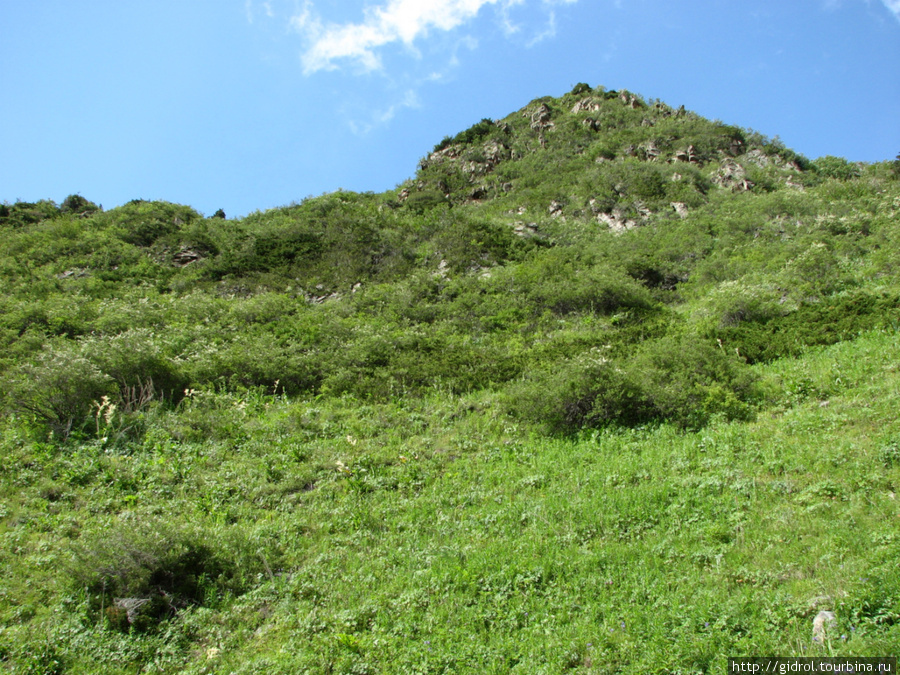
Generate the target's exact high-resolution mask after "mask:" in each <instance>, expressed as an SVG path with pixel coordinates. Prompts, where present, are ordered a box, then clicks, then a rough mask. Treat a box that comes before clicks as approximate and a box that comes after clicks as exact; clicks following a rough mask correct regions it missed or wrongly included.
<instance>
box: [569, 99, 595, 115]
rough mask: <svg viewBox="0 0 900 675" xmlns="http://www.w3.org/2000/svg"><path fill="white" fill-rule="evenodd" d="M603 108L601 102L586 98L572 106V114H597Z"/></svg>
mask: <svg viewBox="0 0 900 675" xmlns="http://www.w3.org/2000/svg"><path fill="white" fill-rule="evenodd" d="M601 107H602V106H601V105H600V102H599V101H596V100H594V99H592V98H584V99H581V100H580V101H578V103H576V104H575V105H574V106H572V112H573V113H575V114H577V113H580V112H597V111H598V110H600V108H601Z"/></svg>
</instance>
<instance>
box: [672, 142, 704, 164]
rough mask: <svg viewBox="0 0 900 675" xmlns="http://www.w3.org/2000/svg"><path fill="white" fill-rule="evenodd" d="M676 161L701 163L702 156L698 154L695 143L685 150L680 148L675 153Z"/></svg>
mask: <svg viewBox="0 0 900 675" xmlns="http://www.w3.org/2000/svg"><path fill="white" fill-rule="evenodd" d="M674 161H676V162H689V163H691V164H699V163H700V157H699V156H698V155H697V149H696V148H695V147H694V146H693V145H689V146H687V148H686V149H684V150H678V151H677V152H676V153H675V158H674Z"/></svg>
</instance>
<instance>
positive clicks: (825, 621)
mask: <svg viewBox="0 0 900 675" xmlns="http://www.w3.org/2000/svg"><path fill="white" fill-rule="evenodd" d="M836 627H837V617H835V615H834V612H829V611H827V610H824V609H823V610H822V611H821V612H819V613H818V614H816V618H814V619H813V628H812V639H813V642H818V643H819V644H823V643H824V642H825V640H827V639H828V638H829V637H830V633H831V631H833V630H834V629H835V628H836Z"/></svg>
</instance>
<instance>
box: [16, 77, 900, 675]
mask: <svg viewBox="0 0 900 675" xmlns="http://www.w3.org/2000/svg"><path fill="white" fill-rule="evenodd" d="M898 166H900V159H898V160H897V161H894V162H883V163H876V164H858V163H852V162H848V161H847V160H845V159H843V158H837V157H823V158H820V159H817V160H814V161H811V160H809V159H807V158H805V157H802V156H799V155H797V154H796V153H794V152H793V151H791V150H789V149H788V148H786V147H784V146H783V144H781V143H780V142H779V141H778V140H777V139H774V140H773V139H768V138H766V137H764V136H762V135H761V134H758V133H755V132H752V131H750V130H745V129H740V128H737V127H733V126H728V125H725V124H722V123H720V122H713V121H709V120H706V119H703V118H701V117H699V116H697V115H695V114H694V113H691V112H690V111H686V110H685V109H684V108H683V107H681V108H673V107H670V106H669V105H666V104H664V103H662V102H660V101H653V100H650V101H648V100H645V99H643V98H642V97H640V96H637V95H635V94H632V93H630V92H624V91H622V92H616V91H607V90H605V89H604V88H602V87H598V88H592V87H590V86H588V85H585V84H579V85H577V86H576V87H575V88H574V89H573V90H572V91H571V92H570V93H568V94H566V95H564V96H562V97H559V98H553V97H545V98H541V99H537V100H535V101H532V102H531V103H530V104H528V105H527V106H525V107H524V108H523V109H521V110H519V111H517V112H515V113H513V114H511V115H509V116H508V117H506V118H504V119H502V120H496V121H495V120H488V119H484V120H481V121H480V122H478V123H477V124H475V125H474V126H472V127H471V128H470V129H468V130H465V131H463V132H461V133H459V134H457V135H456V136H454V137H448V138H445V139H444V140H442V141H441V142H440V143H438V144H437V145H436V146H435V147H434V149H433V151H432V152H431V153H429V154H428V155H427V156H426V157H424V158H423V159H422V161H421V162H420V165H419V168H418V171H417V173H416V175H415V176H414V177H413V178H411V179H410V180H408V181H406V182H404V183H403V184H401V185H399V186H398V187H397V188H396V189H395V190H392V191H389V192H386V193H382V194H371V193H367V194H359V193H352V192H336V193H331V194H326V195H322V196H319V197H310V198H307V199H305V200H303V201H302V202H300V203H296V204H292V205H289V206H285V207H282V208H277V209H272V210H269V211H265V212H257V213H253V214H251V215H249V216H247V217H244V218H240V219H227V218H225V217H224V216H225V214H224V213H222V212H221V211H220V212H217V213H216V214H215V215H214V216H213V217H210V218H206V217H204V216H203V215H202V214H200V213H198V212H197V211H196V210H194V209H192V208H190V207H188V206H182V205H177V204H171V203H167V202H160V201H145V200H140V199H138V200H134V201H132V202H129V203H128V204H125V205H123V206H119V207H116V208H113V209H109V210H103V209H102V208H100V207H98V206H97V205H95V204H93V203H92V202H90V201H89V200H88V199H86V198H85V197H82V196H80V195H72V196H69V197H67V198H66V199H65V200H64V201H63V202H62V204H60V205H57V204H56V203H54V202H52V201H49V200H48V201H42V202H38V203H34V204H31V203H23V202H17V203H15V204H8V203H6V204H3V205H0V288H2V295H0V396H2V410H3V412H2V416H0V448H2V453H3V458H4V462H3V463H2V465H0V491H2V495H3V499H2V501H0V535H2V536H0V560H2V563H3V566H4V569H5V571H6V573H5V574H4V575H3V576H2V578H0V665H2V666H3V667H4V668H5V669H6V670H8V671H11V672H21V673H95V672H97V673H99V672H103V673H135V672H147V673H198V674H199V673H211V672H223V673H256V672H259V673H267V674H269V673H303V672H309V673H381V672H391V673H463V672H471V673H507V672H514V673H519V672H521V673H562V672H573V673H578V672H581V673H617V672H623V673H624V672H628V673H630V672H681V673H693V672H724V669H725V663H726V658H727V657H728V656H741V655H749V656H753V655H768V654H781V655H795V656H802V655H810V656H814V655H847V656H853V655H856V656H879V655H887V654H896V646H897V645H898V644H900V566H898V564H897V561H898V559H900V537H898V536H897V531H898V527H897V526H898V517H900V508H898V502H897V499H896V492H897V484H898V480H900V474H898V472H900V425H898V422H897V420H896V410H897V409H898V408H900V395H898V392H900V370H898V364H900V341H898V330H900V283H898V279H900V274H898V271H900V218H898V213H900V171H898ZM822 611H827V612H831V613H832V614H833V616H834V620H833V621H829V622H828V623H827V630H826V632H825V633H824V634H819V633H817V634H816V635H815V636H814V635H813V632H812V625H813V619H814V617H816V616H817V615H818V614H819V613H820V612H822Z"/></svg>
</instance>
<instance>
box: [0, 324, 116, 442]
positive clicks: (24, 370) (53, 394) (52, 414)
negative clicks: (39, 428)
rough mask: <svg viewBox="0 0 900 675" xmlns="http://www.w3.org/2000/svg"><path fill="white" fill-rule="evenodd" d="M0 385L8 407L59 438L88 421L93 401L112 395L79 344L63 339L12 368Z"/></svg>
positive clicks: (110, 385)
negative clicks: (21, 413) (22, 413)
mask: <svg viewBox="0 0 900 675" xmlns="http://www.w3.org/2000/svg"><path fill="white" fill-rule="evenodd" d="M2 384H3V389H4V390H5V392H6V401H7V405H8V407H10V408H11V409H12V410H14V411H17V412H24V413H31V414H33V415H34V416H35V417H36V419H37V420H38V422H40V423H42V424H45V425H47V426H49V428H50V429H51V431H53V432H54V433H57V434H59V435H61V436H63V437H65V436H68V435H69V433H70V431H71V430H72V429H73V427H74V426H75V425H76V424H80V423H84V422H86V421H87V420H88V419H89V415H90V411H91V406H92V404H93V402H94V401H98V400H100V399H101V398H102V397H103V396H106V395H111V394H113V393H114V386H113V381H112V378H110V377H109V376H108V375H106V374H105V373H103V372H102V371H101V370H100V369H99V368H98V367H97V366H96V365H94V364H93V363H91V362H90V361H89V360H88V359H87V358H86V357H85V356H84V354H83V353H82V350H81V348H80V346H79V345H76V344H72V343H71V342H68V341H64V340H58V341H53V342H51V343H50V344H48V345H47V346H45V347H44V350H43V351H42V352H41V353H40V354H39V355H38V356H37V357H36V358H35V360H34V361H32V362H29V363H25V364H22V365H21V366H19V367H17V368H13V369H12V370H11V371H9V372H8V373H6V374H5V376H4V378H3V383H2Z"/></svg>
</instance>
